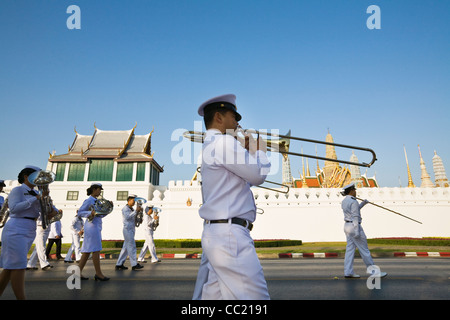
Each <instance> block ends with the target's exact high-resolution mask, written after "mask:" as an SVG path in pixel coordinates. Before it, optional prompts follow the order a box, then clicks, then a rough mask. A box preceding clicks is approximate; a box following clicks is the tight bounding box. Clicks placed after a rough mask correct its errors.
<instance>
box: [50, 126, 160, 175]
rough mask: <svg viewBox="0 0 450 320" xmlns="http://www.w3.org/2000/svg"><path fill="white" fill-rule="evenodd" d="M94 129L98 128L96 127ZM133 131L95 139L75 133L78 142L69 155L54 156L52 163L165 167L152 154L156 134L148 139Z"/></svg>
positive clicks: (101, 132) (102, 132) (105, 132)
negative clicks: (107, 161) (111, 161)
mask: <svg viewBox="0 0 450 320" xmlns="http://www.w3.org/2000/svg"><path fill="white" fill-rule="evenodd" d="M94 127H95V126H94ZM135 128H136V126H135V127H134V128H132V129H130V130H100V129H98V128H97V127H95V131H94V133H93V135H81V134H79V133H78V132H77V131H76V130H75V139H74V141H73V143H72V145H71V146H69V151H68V152H67V153H66V154H61V155H55V154H51V155H50V158H49V161H50V162H87V161H89V159H95V158H97V159H114V160H116V161H118V162H153V163H154V164H155V165H156V166H157V167H158V168H159V169H160V170H161V171H163V169H162V167H161V166H160V165H159V164H158V163H157V162H156V161H155V160H154V159H153V155H152V154H151V136H152V133H153V130H152V131H151V132H150V133H147V134H145V135H135V134H134V129H135Z"/></svg>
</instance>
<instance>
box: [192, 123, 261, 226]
mask: <svg viewBox="0 0 450 320" xmlns="http://www.w3.org/2000/svg"><path fill="white" fill-rule="evenodd" d="M269 171H270V163H269V159H268V158H267V156H266V154H265V153H264V152H263V151H260V150H258V151H257V152H255V154H254V155H251V154H250V153H249V152H248V151H247V150H246V149H245V148H243V147H242V146H241V144H240V143H239V142H238V141H237V140H236V139H234V138H233V137H232V136H230V135H227V134H222V133H221V132H220V131H219V130H216V129H210V130H207V131H206V137H205V141H204V143H203V149H202V166H201V174H202V194H203V205H202V206H201V207H200V209H199V214H200V217H202V218H203V219H205V220H218V219H230V218H234V217H239V218H242V219H246V220H248V221H250V222H253V221H255V218H256V206H255V200H254V197H253V193H252V191H251V190H250V187H251V186H252V185H260V184H262V183H263V182H264V180H265V179H266V176H267V174H268V173H269Z"/></svg>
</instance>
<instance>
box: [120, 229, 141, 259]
mask: <svg viewBox="0 0 450 320" xmlns="http://www.w3.org/2000/svg"><path fill="white" fill-rule="evenodd" d="M134 233H135V230H131V229H126V228H124V229H123V238H124V241H123V246H122V250H120V254H119V258H118V259H117V263H116V265H118V266H121V265H123V264H124V262H125V260H126V259H127V256H128V257H130V265H131V266H132V267H134V266H135V265H136V264H137V259H136V241H135V240H134Z"/></svg>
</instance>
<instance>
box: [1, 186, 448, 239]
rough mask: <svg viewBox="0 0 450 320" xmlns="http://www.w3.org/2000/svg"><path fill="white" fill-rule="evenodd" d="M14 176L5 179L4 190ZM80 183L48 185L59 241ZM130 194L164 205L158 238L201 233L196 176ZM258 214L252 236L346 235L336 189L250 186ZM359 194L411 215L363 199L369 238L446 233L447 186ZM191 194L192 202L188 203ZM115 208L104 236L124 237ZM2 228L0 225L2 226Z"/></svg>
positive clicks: (108, 191) (118, 205)
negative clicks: (58, 218) (57, 212)
mask: <svg viewBox="0 0 450 320" xmlns="http://www.w3.org/2000/svg"><path fill="white" fill-rule="evenodd" d="M117 184H118V183H117V182H116V183H114V184H112V183H111V185H108V183H104V184H103V185H104V189H105V190H104V197H105V198H106V199H111V200H113V199H114V198H115V197H116V193H117V191H118V190H123V189H124V188H125V187H126V186H125V185H119V186H118V185H117ZM15 185H17V182H14V183H11V182H10V183H9V185H8V186H7V187H6V188H5V191H6V192H8V189H9V190H10V189H11V188H12V187H14V186H15ZM75 187H78V188H79V190H80V196H79V200H78V201H67V200H65V199H66V193H67V190H68V189H67V185H64V184H61V183H58V182H54V183H53V184H52V185H51V187H50V189H51V195H52V198H53V201H54V204H55V206H56V207H57V208H59V209H63V211H64V217H63V219H62V225H63V235H64V238H63V242H64V243H67V242H70V241H71V238H70V229H69V228H70V221H71V220H72V218H73V217H74V216H75V214H76V210H77V209H78V208H79V207H80V205H81V204H82V202H83V201H84V199H85V198H86V196H85V192H86V185H84V184H82V183H81V184H80V185H79V186H75V185H72V186H71V187H70V190H73V189H74V188H75ZM128 188H129V192H130V194H132V193H135V194H137V195H139V196H143V197H146V196H147V197H148V199H150V200H149V202H148V203H151V204H153V205H155V206H157V207H160V208H161V209H162V210H163V211H162V213H161V214H160V226H159V227H158V229H157V230H156V232H155V238H156V239H200V238H201V233H202V228H203V221H202V219H201V218H200V217H199V215H198V208H199V207H200V205H201V203H202V197H201V188H200V185H199V184H198V183H197V182H193V183H191V181H170V182H169V186H168V187H161V186H159V187H154V186H152V185H150V186H149V184H145V183H143V184H142V185H139V184H137V183H133V185H132V186H128ZM252 190H253V193H254V195H255V199H256V200H255V201H256V205H257V207H258V208H260V209H262V210H264V213H263V214H258V215H257V218H256V221H255V223H254V228H253V231H252V232H251V234H252V236H253V238H254V239H298V240H303V241H304V242H314V241H345V236H344V232H343V225H344V221H343V214H342V210H341V206H340V205H341V201H342V200H343V197H342V196H341V195H340V193H339V191H340V189H313V188H311V189H294V188H292V189H290V191H289V194H287V195H286V194H282V193H277V192H274V191H269V190H265V189H261V188H256V187H255V188H253V189H252ZM357 193H358V195H357V196H358V197H359V198H362V199H368V200H369V201H371V202H374V203H376V204H379V205H381V206H385V207H387V208H389V209H392V210H394V211H397V212H399V213H401V214H403V215H406V216H409V217H411V218H413V219H415V220H418V221H421V222H422V224H418V223H416V222H414V221H411V220H409V219H406V218H404V217H401V216H399V215H396V214H394V213H391V212H388V211H386V210H383V209H380V208H377V207H375V206H373V205H370V204H367V205H366V206H365V207H364V208H363V209H362V217H363V221H362V225H363V228H364V230H365V233H366V235H367V237H368V238H378V237H450V188H361V189H358V190H357ZM188 199H191V200H192V204H191V205H190V206H188V205H187V200H188ZM113 202H114V207H115V209H114V211H113V212H112V213H111V214H110V215H108V216H107V217H105V218H104V220H103V230H102V236H103V239H104V240H118V239H120V240H121V239H123V234H122V215H121V209H122V208H123V207H124V206H125V204H126V202H125V201H113ZM0 230H1V229H0ZM0 232H1V231H0ZM136 239H137V240H139V239H144V235H143V227H142V226H141V227H139V228H138V229H137V230H136Z"/></svg>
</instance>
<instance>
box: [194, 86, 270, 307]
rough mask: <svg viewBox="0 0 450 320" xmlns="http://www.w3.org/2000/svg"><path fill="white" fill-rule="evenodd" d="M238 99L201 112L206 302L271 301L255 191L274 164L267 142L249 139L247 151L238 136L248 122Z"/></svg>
mask: <svg viewBox="0 0 450 320" xmlns="http://www.w3.org/2000/svg"><path fill="white" fill-rule="evenodd" d="M235 100H236V96H235V95H233V94H227V95H222V96H218V97H215V98H212V99H210V100H208V101H206V102H204V103H203V104H202V105H201V106H200V107H199V109H198V114H199V115H200V116H203V118H204V122H205V126H206V129H207V131H206V136H205V141H204V144H203V148H202V165H201V174H202V194H203V205H202V206H201V207H200V209H199V214H200V217H201V218H203V219H204V220H205V223H204V227H203V234H202V248H203V254H202V265H203V260H204V261H205V266H204V267H200V268H199V272H198V277H197V283H196V289H197V288H201V293H200V294H199V295H198V296H199V297H201V299H205V300H211V299H213V300H218V299H227V300H235V299H239V300H245V299H254V300H263V299H269V293H268V289H267V283H266V280H265V278H264V274H263V270H262V267H261V263H260V261H259V259H258V256H257V254H256V251H255V248H254V245H253V239H252V237H251V236H250V230H251V229H252V227H253V222H254V221H255V218H256V206H255V201H254V198H253V193H252V191H251V190H250V187H251V186H252V185H259V184H262V183H263V182H264V180H265V179H266V176H267V174H268V172H269V170H270V163H269V161H268V158H267V156H266V145H265V143H264V142H263V141H262V139H258V141H255V139H253V137H252V136H248V137H247V138H246V140H247V141H246V142H247V143H246V144H245V145H244V146H242V145H241V144H240V143H239V142H238V141H237V140H236V139H235V138H234V137H233V136H232V134H233V133H234V132H235V130H236V129H237V128H238V121H240V120H241V118H242V117H241V115H240V114H239V113H238V112H237V108H236V102H235ZM230 133H231V134H230ZM204 256H205V258H203V257H204ZM196 297H197V295H196V294H194V298H196Z"/></svg>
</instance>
